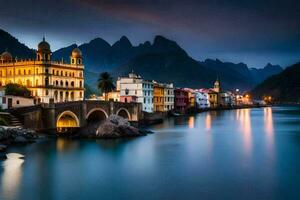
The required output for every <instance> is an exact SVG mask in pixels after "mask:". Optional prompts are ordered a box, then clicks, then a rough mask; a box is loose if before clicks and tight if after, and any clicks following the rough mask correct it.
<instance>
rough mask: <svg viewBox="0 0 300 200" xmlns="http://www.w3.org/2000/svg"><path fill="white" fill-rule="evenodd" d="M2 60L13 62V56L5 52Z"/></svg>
mask: <svg viewBox="0 0 300 200" xmlns="http://www.w3.org/2000/svg"><path fill="white" fill-rule="evenodd" d="M1 60H3V61H12V55H11V54H10V53H9V52H8V51H5V52H4V53H2V54H1Z"/></svg>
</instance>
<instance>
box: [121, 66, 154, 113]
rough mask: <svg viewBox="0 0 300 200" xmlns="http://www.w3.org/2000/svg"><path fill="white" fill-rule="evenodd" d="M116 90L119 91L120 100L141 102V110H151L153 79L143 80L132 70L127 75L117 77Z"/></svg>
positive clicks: (150, 111)
mask: <svg viewBox="0 0 300 200" xmlns="http://www.w3.org/2000/svg"><path fill="white" fill-rule="evenodd" d="M117 91H120V101H121V102H128V103H129V102H138V103H142V104H143V108H142V109H143V111H145V112H149V113H152V112H153V81H147V80H143V79H142V77H141V76H139V75H137V74H134V73H133V72H132V73H130V74H129V75H128V76H127V77H119V78H118V80H117Z"/></svg>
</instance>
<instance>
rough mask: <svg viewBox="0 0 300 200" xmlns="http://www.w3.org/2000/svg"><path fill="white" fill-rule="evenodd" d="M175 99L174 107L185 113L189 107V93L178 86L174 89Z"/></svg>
mask: <svg viewBox="0 0 300 200" xmlns="http://www.w3.org/2000/svg"><path fill="white" fill-rule="evenodd" d="M174 94H175V101H174V109H175V111H177V112H180V113H184V112H185V111H187V109H188V108H189V94H188V92H187V91H186V90H185V89H181V88H177V89H175V90H174Z"/></svg>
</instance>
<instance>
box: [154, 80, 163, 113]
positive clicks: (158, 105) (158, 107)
mask: <svg viewBox="0 0 300 200" xmlns="http://www.w3.org/2000/svg"><path fill="white" fill-rule="evenodd" d="M153 108H154V112H164V85H163V84H159V83H154V87H153Z"/></svg>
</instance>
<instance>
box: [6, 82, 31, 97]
mask: <svg viewBox="0 0 300 200" xmlns="http://www.w3.org/2000/svg"><path fill="white" fill-rule="evenodd" d="M5 94H6V95H14V96H20V97H27V98H28V97H31V93H30V90H28V89H27V88H26V87H25V86H22V85H19V84H16V83H9V84H7V85H6V86H5Z"/></svg>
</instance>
